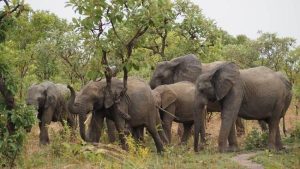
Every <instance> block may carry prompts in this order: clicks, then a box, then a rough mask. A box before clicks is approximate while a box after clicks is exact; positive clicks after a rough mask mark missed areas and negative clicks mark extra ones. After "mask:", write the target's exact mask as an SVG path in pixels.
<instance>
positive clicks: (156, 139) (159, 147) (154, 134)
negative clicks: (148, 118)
mask: <svg viewBox="0 0 300 169" xmlns="http://www.w3.org/2000/svg"><path fill="white" fill-rule="evenodd" d="M147 130H148V132H149V133H150V134H151V136H152V138H153V140H154V143H155V146H156V149H157V152H158V153H162V152H163V151H164V147H163V143H162V140H161V139H160V136H159V134H158V131H157V130H156V127H155V125H152V126H147Z"/></svg>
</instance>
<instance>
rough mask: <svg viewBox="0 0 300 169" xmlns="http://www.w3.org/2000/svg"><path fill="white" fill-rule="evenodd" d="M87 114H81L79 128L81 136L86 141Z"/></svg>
mask: <svg viewBox="0 0 300 169" xmlns="http://www.w3.org/2000/svg"><path fill="white" fill-rule="evenodd" d="M86 118H87V117H86V114H85V113H82V114H79V130H80V136H81V138H82V139H83V140H84V141H87V137H86V134H85V124H84V122H85V121H86Z"/></svg>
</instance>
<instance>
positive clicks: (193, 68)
mask: <svg viewBox="0 0 300 169" xmlns="http://www.w3.org/2000/svg"><path fill="white" fill-rule="evenodd" d="M224 63H225V61H216V62H212V63H202V64H201V62H200V61H199V59H198V58H197V57H196V56H195V55H193V54H189V55H185V56H181V57H178V58H174V59H172V60H170V61H163V62H159V63H158V64H157V65H156V68H155V70H154V72H153V75H152V77H151V80H150V83H149V84H150V86H151V88H152V89H154V88H156V87H157V86H159V85H164V84H173V83H176V82H180V81H190V82H192V83H195V82H196V80H197V77H198V76H199V75H201V74H205V73H207V72H210V71H211V70H213V69H215V68H216V67H218V66H219V65H222V64H224ZM207 111H208V112H220V106H219V105H218V103H212V102H209V103H208V106H207ZM259 124H260V126H261V128H262V129H263V130H266V127H265V126H266V125H265V123H264V122H263V121H259ZM236 128H237V131H238V133H239V134H240V135H242V134H244V133H245V129H244V125H243V123H242V120H241V119H240V118H238V119H237V121H236Z"/></svg>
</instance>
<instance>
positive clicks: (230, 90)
mask: <svg viewBox="0 0 300 169" xmlns="http://www.w3.org/2000/svg"><path fill="white" fill-rule="evenodd" d="M291 98H292V93H291V83H290V82H289V81H288V79H287V78H285V77H284V76H282V75H280V74H278V73H276V72H274V71H272V70H271V69H269V68H267V67H255V68H250V69H244V70H240V71H239V67H238V66H237V65H236V64H234V63H232V62H226V63H224V64H222V65H219V66H218V67H216V68H215V69H213V70H212V71H210V72H207V73H204V74H201V75H200V76H199V77H198V79H197V82H196V93H195V101H196V102H195V111H194V118H195V123H194V125H195V133H194V150H195V151H198V150H199V148H198V142H199V132H200V134H201V137H205V127H204V125H203V124H204V119H203V118H201V117H203V115H202V114H203V113H204V107H205V105H207V103H208V102H209V101H212V102H214V101H218V102H219V103H220V105H221V128H220V134H219V140H218V147H219V151H220V152H224V151H235V150H237V149H238V146H237V139H236V131H235V127H234V122H235V120H236V118H237V117H238V116H239V117H242V118H244V119H248V120H264V121H266V122H267V123H268V125H269V140H268V147H269V149H276V150H280V149H282V148H283V145H282V142H281V137H280V131H279V121H280V119H281V118H282V117H283V116H284V115H285V113H286V111H287V109H288V107H289V105H290V102H291ZM227 141H228V143H229V147H227Z"/></svg>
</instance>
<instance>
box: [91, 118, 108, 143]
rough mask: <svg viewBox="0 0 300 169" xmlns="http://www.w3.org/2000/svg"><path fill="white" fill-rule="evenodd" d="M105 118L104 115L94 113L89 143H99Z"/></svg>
mask: <svg viewBox="0 0 300 169" xmlns="http://www.w3.org/2000/svg"><path fill="white" fill-rule="evenodd" d="M103 121H104V116H103V115H102V114H100V112H99V113H97V112H94V113H93V114H92V119H91V122H90V124H89V127H88V133H87V134H88V138H87V139H88V141H90V142H96V143H98V142H99V141H100V137H101V132H102V128H103Z"/></svg>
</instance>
